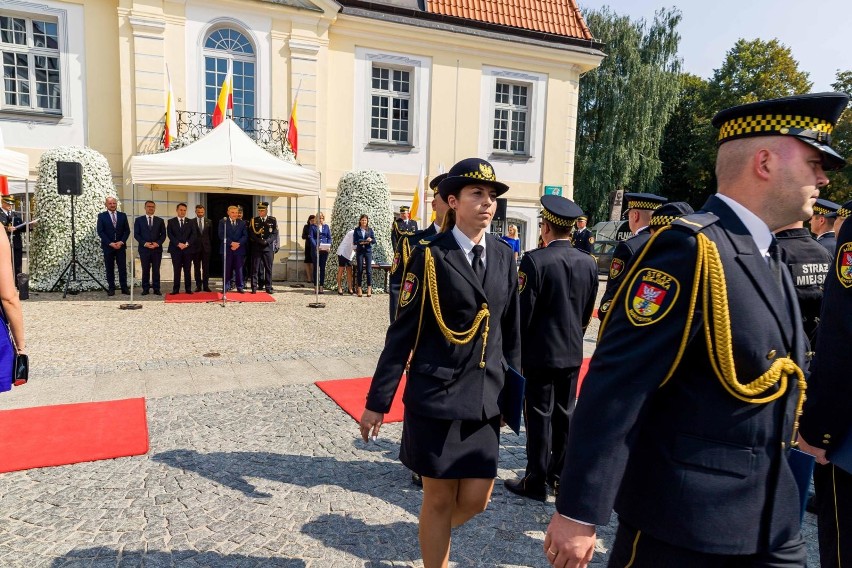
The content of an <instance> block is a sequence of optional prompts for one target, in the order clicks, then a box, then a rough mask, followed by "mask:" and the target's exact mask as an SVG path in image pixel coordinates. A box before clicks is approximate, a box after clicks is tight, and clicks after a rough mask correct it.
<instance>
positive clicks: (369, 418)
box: [361, 408, 385, 442]
mask: <svg viewBox="0 0 852 568" xmlns="http://www.w3.org/2000/svg"><path fill="white" fill-rule="evenodd" d="M384 419H385V415H384V414H382V413H380V412H373V411H372V410H367V409H366V408H365V409H364V414H362V415H361V438H362V439H363V440H364V441H365V442H366V441H367V439H368V437H369V436H370V435H371V432H370V429H371V428H372V429H373V431H372V437H373V438H376V437H378V435H379V429H380V428H381V427H382V421H383V420H384Z"/></svg>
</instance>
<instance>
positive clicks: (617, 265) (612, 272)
mask: <svg viewBox="0 0 852 568" xmlns="http://www.w3.org/2000/svg"><path fill="white" fill-rule="evenodd" d="M622 270H624V261H623V260H621V259H620V258H613V259H612V262H611V263H610V265H609V277H610V278H617V277H618V275H619V274H621V271H622Z"/></svg>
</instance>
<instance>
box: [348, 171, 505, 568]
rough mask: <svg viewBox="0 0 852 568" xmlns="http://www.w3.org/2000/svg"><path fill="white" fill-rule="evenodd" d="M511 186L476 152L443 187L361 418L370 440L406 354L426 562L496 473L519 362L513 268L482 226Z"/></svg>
mask: <svg viewBox="0 0 852 568" xmlns="http://www.w3.org/2000/svg"><path fill="white" fill-rule="evenodd" d="M508 189H509V188H508V186H506V185H505V184H503V183H500V182H498V181H497V178H496V177H495V175H494V170H493V168H492V167H491V164H489V163H488V162H486V161H485V160H480V159H478V158H469V159H466V160H462V161H461V162H459V163H457V164H456V165H454V166H453V167H452V169H450V171H449V174H448V175H447V178H446V179H444V180H443V181H442V182H441V184H440V185H439V186H438V191H439V192H440V194H441V197H442V198H443V199H444V200H445V201H446V202H447V204H448V205H449V206H450V210H449V212H448V213H447V215H446V217H445V220H444V227H443V231H442V232H441V233H439V234H438V235H437V236H435V237H434V238H432V239H430V240H429V241H421V242H420V244H419V245H418V246H417V247H415V248H414V249H413V250H412V253H411V257H410V258H409V261H408V263H407V264H406V269H405V275H404V277H403V282H402V287H401V289H400V298H399V312H398V316H397V319H396V320H394V322H393V323H392V324H391V326H390V328H389V329H388V332H387V338H386V342H385V348H384V350H383V351H382V355H381V357H380V358H379V362H378V365H377V368H376V372H375V374H374V375H373V380H372V384H371V385H370V392H369V394H368V396H367V404H366V410H365V411H364V414H363V416H362V417H361V424H360V426H361V436H362V437H363V438H364V440H365V441H366V440H367V439H368V436H370V435H372V436H373V437H375V436H377V435H378V432H379V428H380V427H381V424H382V420H383V417H384V414H385V413H386V412H388V410H389V409H390V405H391V401H392V400H393V396H394V394H395V392H396V389H397V387H398V386H399V382H400V378H401V377H402V373H403V370H404V369H405V365H406V362H407V361H408V359H409V355H411V362H410V366H409V372H408V382H407V386H406V389H405V393H404V396H403V401H404V403H405V418H404V422H403V432H402V447H401V449H400V460H401V461H402V463H403V464H404V465H405V466H406V467H408V468H409V469H411V470H412V471H413V472H415V473H418V474H420V476H421V477H422V479H423V505H422V507H421V510H420V550H421V554H422V556H423V563H424V568H439V567H446V566H447V563H448V559H449V550H450V532H451V529H452V528H455V527H458V526H460V525H462V524H464V523H465V522H467V521H468V520H469V519H471V518H472V517H473V516H474V515H477V514H478V513H481V512H482V511H484V510H485V507H486V506H487V504H488V500H489V498H490V496H491V490H492V488H493V487H494V478H495V477H496V475H497V456H498V452H499V441H500V433H499V430H500V424H501V409H500V402H501V392H502V390H503V385H504V379H505V373H506V370H507V369H508V367H509V366H510V365H511V366H513V367H515V368H519V367H518V365H519V364H520V333H519V327H518V319H519V308H518V294H517V290H518V286H517V285H518V275H517V270H516V269H515V262H514V259H513V254H512V249H511V248H510V247H509V246H507V245H506V243H505V242H503V241H500V240H499V239H497V238H496V237H494V236H492V235H490V234H487V233H486V232H485V231H486V229H487V228H488V226H489V225H490V223H491V219H492V217H493V216H494V212H495V210H496V207H497V196H498V195H501V194H502V193H504V192H505V191H507V190H508Z"/></svg>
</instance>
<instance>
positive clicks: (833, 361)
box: [800, 201, 852, 568]
mask: <svg viewBox="0 0 852 568" xmlns="http://www.w3.org/2000/svg"><path fill="white" fill-rule="evenodd" d="M850 212H852V201H849V202H847V203H845V204H844V205H843V207H840V208H839V209H838V219H846V218H848V216H849V215H850ZM850 314H852V223H847V222H845V221H843V222H842V223H841V225H840V227H839V228H838V230H837V250H836V252H835V255H834V257H833V258H832V259H831V266H830V268H829V270H828V275H827V277H826V280H825V294H824V296H823V302H822V312H821V315H820V323H819V333H818V334H817V341H816V350H815V351H816V354H815V355H814V359H813V362H812V363H811V376H810V378H809V379H808V398H807V401H806V402H805V408H804V414H803V415H802V423H801V435H802V438H803V440H801V443H800V445H801V447H802V448H803V449H806V451H811V452H813V453H815V454H816V456H817V462H818V465H817V466H816V468H815V469H814V490H815V491H816V498H815V499H814V504H815V506H816V514H817V527H818V531H819V558H820V566H822V568H842V567H843V566H852V471H847V470H845V469H843V468H841V467H838V466H836V465H835V464H833V463H830V461H831V459H832V458H833V454H832V453H831V452H832V451H834V450H837V448H838V446H839V445H840V444H841V443H843V442H844V441H845V443H846V444H847V445H848V444H849V443H850V441H852V419H850V414H849V402H850V401H852V388H850V387H852V382H850V381H849V355H848V351H849V346H850V345H852V317H850Z"/></svg>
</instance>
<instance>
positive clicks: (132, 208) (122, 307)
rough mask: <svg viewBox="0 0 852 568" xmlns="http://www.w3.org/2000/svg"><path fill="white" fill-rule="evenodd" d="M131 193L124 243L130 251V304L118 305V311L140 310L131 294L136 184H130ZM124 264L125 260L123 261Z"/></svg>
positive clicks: (134, 263)
mask: <svg viewBox="0 0 852 568" xmlns="http://www.w3.org/2000/svg"><path fill="white" fill-rule="evenodd" d="M132 187H133V189H132V193H131V197H130V215H129V217H130V221H129V224H130V236H129V237H128V240H129V241H130V242H129V243H124V246H125V249H130V274H129V275H128V276H130V303H129V304H119V305H118V309H119V310H141V309H142V304H136V303H134V302H133V292H134V290H133V289H134V284H135V283H136V258H135V255H134V254H133V251H134V250H135V248H134V247H133V243H134V242H135V239H134V238H133V229H134V226H135V225H136V184H135V183H134V184H132ZM125 262H126V260H125Z"/></svg>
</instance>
